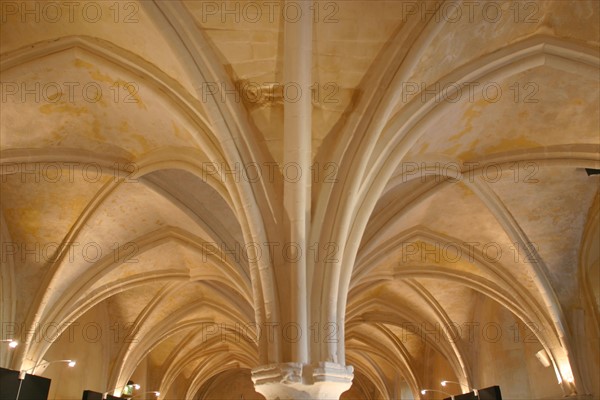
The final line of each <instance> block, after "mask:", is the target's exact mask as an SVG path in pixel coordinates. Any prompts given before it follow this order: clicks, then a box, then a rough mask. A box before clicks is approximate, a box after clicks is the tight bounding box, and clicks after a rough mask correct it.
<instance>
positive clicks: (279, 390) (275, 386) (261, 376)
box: [252, 362, 354, 400]
mask: <svg viewBox="0 0 600 400" xmlns="http://www.w3.org/2000/svg"><path fill="white" fill-rule="evenodd" d="M353 371H354V369H353V368H352V367H351V366H343V365H339V364H335V363H330V362H320V363H317V364H315V365H307V364H301V363H284V364H272V365H265V366H262V367H258V368H255V369H254V370H252V381H253V382H254V387H255V389H256V391H257V392H259V393H260V394H262V395H263V396H265V398H266V399H267V400H287V399H290V400H292V399H294V400H300V399H306V400H309V399H310V400H314V399H319V400H338V399H339V398H340V396H341V394H342V393H344V392H345V391H346V390H348V389H350V386H351V385H352V379H353V378H354V374H353Z"/></svg>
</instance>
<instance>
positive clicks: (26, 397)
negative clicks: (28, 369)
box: [0, 368, 51, 400]
mask: <svg viewBox="0 0 600 400" xmlns="http://www.w3.org/2000/svg"><path fill="white" fill-rule="evenodd" d="M50 382H51V380H50V379H48V378H44V377H41V376H36V375H29V374H27V375H25V379H23V381H22V382H21V381H20V380H19V371H13V370H10V369H5V368H0V388H1V390H0V400H15V399H17V393H18V394H19V397H18V400H45V399H47V398H48V392H49V391H50ZM19 385H21V391H20V392H19Z"/></svg>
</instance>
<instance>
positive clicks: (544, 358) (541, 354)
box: [535, 349, 550, 367]
mask: <svg viewBox="0 0 600 400" xmlns="http://www.w3.org/2000/svg"><path fill="white" fill-rule="evenodd" d="M535 356H536V357H537V359H538V360H540V362H541V363H542V365H543V366H544V367H549V366H550V358H549V357H548V353H546V350H544V349H541V350H540V351H538V352H537V353H535Z"/></svg>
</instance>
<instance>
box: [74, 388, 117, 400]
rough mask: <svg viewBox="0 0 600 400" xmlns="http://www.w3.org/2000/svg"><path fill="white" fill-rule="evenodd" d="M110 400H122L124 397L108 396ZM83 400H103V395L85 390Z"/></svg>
mask: <svg viewBox="0 0 600 400" xmlns="http://www.w3.org/2000/svg"><path fill="white" fill-rule="evenodd" d="M106 398H107V399H108V400H122V399H123V398H122V397H115V396H111V395H110V394H109V395H108V396H106ZM81 400H102V393H98V392H93V391H91V390H84V391H83V397H82V398H81Z"/></svg>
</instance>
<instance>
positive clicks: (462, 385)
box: [440, 381, 478, 396]
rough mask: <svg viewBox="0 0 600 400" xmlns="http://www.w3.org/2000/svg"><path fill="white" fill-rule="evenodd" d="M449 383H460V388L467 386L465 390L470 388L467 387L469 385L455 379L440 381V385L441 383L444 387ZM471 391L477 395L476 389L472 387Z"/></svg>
mask: <svg viewBox="0 0 600 400" xmlns="http://www.w3.org/2000/svg"><path fill="white" fill-rule="evenodd" d="M449 383H453V384H455V385H460V387H461V388H464V387H466V388H467V392H468V391H470V390H471V388H470V387H469V385H465V384H463V383H460V382H456V381H441V382H440V385H442V386H443V387H446V386H447V385H448V384H449ZM473 393H475V396H477V395H478V392H477V389H473Z"/></svg>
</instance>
